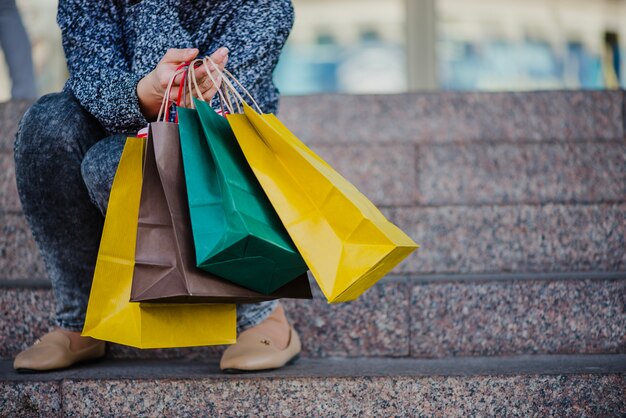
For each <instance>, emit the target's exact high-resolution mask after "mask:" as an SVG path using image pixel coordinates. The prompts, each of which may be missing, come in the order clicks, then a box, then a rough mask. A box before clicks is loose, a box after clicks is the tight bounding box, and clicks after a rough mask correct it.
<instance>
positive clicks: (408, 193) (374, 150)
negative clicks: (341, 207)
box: [311, 144, 418, 206]
mask: <svg viewBox="0 0 626 418" xmlns="http://www.w3.org/2000/svg"><path fill="white" fill-rule="evenodd" d="M311 148H312V149H313V151H315V152H316V153H317V154H319V155H320V156H321V157H322V158H323V159H324V160H326V161H327V162H328V163H329V164H330V165H331V166H332V167H333V168H334V169H335V170H337V171H338V172H339V173H340V174H341V175H342V176H344V177H345V178H346V179H348V181H350V182H351V183H352V184H354V185H355V186H356V187H357V189H359V190H360V191H361V192H362V193H363V194H365V195H366V196H367V197H368V198H369V199H370V200H371V201H372V202H374V204H376V205H384V206H393V205H401V206H407V205H412V204H415V203H416V201H417V192H418V187H417V179H416V177H415V176H414V175H413V173H415V172H416V169H415V161H416V156H415V146H414V145H408V144H389V145H369V144H364V145H359V146H358V147H355V146H354V145H346V144H343V145H330V144H313V145H312V146H311Z"/></svg>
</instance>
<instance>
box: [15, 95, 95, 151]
mask: <svg viewBox="0 0 626 418" xmlns="http://www.w3.org/2000/svg"><path fill="white" fill-rule="evenodd" d="M105 135H106V133H105V131H104V128H103V127H102V126H101V125H100V123H99V122H98V121H97V119H96V118H94V117H93V116H92V115H91V114H90V113H89V112H87V110H85V109H84V108H83V107H82V106H81V105H80V103H79V102H78V100H77V99H76V98H75V97H74V96H73V95H72V94H71V93H69V92H61V93H51V94H47V95H45V96H42V97H41V98H40V99H39V100H37V101H36V102H35V103H34V104H33V105H32V106H31V107H30V108H29V109H28V111H26V113H25V114H24V116H23V117H22V120H21V121H20V124H19V126H18V131H17V135H16V138H15V144H14V151H15V158H16V160H17V159H21V158H23V157H24V156H26V155H29V154H44V155H48V156H53V155H58V154H59V153H62V154H67V153H69V152H72V151H78V153H82V154H84V153H85V152H86V151H87V149H88V147H89V146H90V145H91V143H92V142H95V141H97V140H98V139H100V138H103V137H104V136H105ZM86 145H87V146H86Z"/></svg>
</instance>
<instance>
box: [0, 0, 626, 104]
mask: <svg viewBox="0 0 626 418" xmlns="http://www.w3.org/2000/svg"><path fill="white" fill-rule="evenodd" d="M293 3H294V7H295V9H296V24H295V26H294V29H293V32H292V34H291V37H290V39H289V41H288V44H287V46H286V48H285V50H284V52H283V55H282V57H281V60H280V63H279V66H278V68H277V70H276V73H275V79H276V83H277V84H278V86H279V88H280V90H281V91H282V93H283V94H286V95H301V94H311V93H321V92H343V93H354V94H359V93H399V92H405V91H411V90H466V91H468V90H473V91H493V90H499V91H502V90H545V89H605V88H610V89H613V88H619V87H620V86H621V87H624V86H626V83H625V82H624V78H623V77H620V75H621V74H620V73H621V67H622V64H623V63H624V60H625V58H624V57H625V56H626V50H625V46H624V45H625V44H626V43H625V40H626V0H594V1H589V0H470V1H467V0H385V1H380V0H293ZM17 5H18V8H19V10H20V12H21V16H22V19H23V22H24V26H25V27H26V31H27V33H28V35H29V37H30V40H31V44H32V49H33V51H32V52H33V61H34V67H35V75H36V80H37V91H38V93H39V94H44V93H47V92H51V91H58V90H60V89H61V87H62V86H63V82H64V80H65V78H66V76H67V75H66V69H65V64H64V58H63V51H62V48H61V40H60V38H61V35H60V32H59V29H58V28H57V26H56V21H55V18H56V5H57V0H17ZM9 98H10V79H9V75H8V70H7V67H6V64H5V61H4V57H2V59H1V60H0V101H5V100H8V99H9Z"/></svg>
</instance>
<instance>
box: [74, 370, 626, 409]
mask: <svg viewBox="0 0 626 418" xmlns="http://www.w3.org/2000/svg"><path fill="white" fill-rule="evenodd" d="M625 390H626V379H625V378H624V376H623V375H621V376H620V375H609V376H589V375H581V376H545V377H544V376H520V377H497V376H494V377H489V376H482V377H481V376H475V377H471V378H462V377H430V378H394V377H374V378H367V377H365V378H321V379H320V378H318V379H315V378H310V379H307V378H293V379H278V378H276V379H249V380H245V381H243V380H213V379H207V380H199V381H185V380H169V381H168V380H166V381H151V380H147V381H136V380H123V381H71V380H69V381H67V382H65V383H64V384H63V408H64V410H65V411H66V413H67V414H68V415H69V416H107V417H108V416H111V417H112V416H129V415H136V416H146V415H150V416H163V417H173V416H207V417H209V416H271V417H298V416H320V417H321V416H323V417H330V416H341V417H345V416H394V415H395V416H435V415H436V416H558V417H569V416H593V417H601V416H602V417H610V416H616V417H618V416H623V414H626V401H625V398H624V396H623V395H624V391H625Z"/></svg>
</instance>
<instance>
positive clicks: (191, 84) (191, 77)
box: [188, 59, 234, 115]
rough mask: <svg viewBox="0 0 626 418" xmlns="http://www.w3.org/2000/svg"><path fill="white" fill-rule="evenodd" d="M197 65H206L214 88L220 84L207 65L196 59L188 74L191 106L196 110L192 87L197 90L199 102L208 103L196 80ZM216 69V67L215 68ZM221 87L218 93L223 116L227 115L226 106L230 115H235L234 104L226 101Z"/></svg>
mask: <svg viewBox="0 0 626 418" xmlns="http://www.w3.org/2000/svg"><path fill="white" fill-rule="evenodd" d="M196 64H200V65H204V67H205V69H206V72H207V75H208V76H209V78H210V79H211V82H212V83H213V85H214V86H217V84H218V80H217V79H216V78H214V77H213V74H212V72H211V71H210V70H209V67H208V66H207V65H206V63H205V62H204V60H203V59H195V60H193V61H192V63H191V65H190V66H189V69H188V72H189V77H188V79H189V80H190V82H189V88H188V90H189V95H190V97H191V101H190V105H191V108H192V109H195V105H194V103H193V97H194V96H193V91H192V87H193V88H195V90H196V95H197V96H198V99H199V100H202V101H203V102H206V100H205V99H204V97H203V95H202V92H201V91H200V87H199V86H198V80H197V79H196V72H195V71H194V70H195V67H196ZM214 67H215V66H214ZM221 87H222V86H220V88H218V89H217V93H218V97H219V101H220V108H221V109H222V114H223V115H225V114H226V111H225V109H224V105H226V107H227V108H228V110H229V112H230V113H234V112H233V108H232V104H231V103H230V98H229V99H228V101H227V100H226V98H225V97H224V94H223V93H222V90H221Z"/></svg>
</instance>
